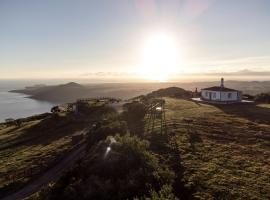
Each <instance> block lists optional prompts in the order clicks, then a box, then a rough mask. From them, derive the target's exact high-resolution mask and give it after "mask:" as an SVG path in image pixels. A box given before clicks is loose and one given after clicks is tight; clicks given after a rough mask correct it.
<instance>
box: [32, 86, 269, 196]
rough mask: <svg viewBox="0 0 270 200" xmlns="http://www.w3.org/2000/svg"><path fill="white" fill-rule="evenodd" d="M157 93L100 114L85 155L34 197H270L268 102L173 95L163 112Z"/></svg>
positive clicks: (168, 99) (90, 132) (90, 133)
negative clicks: (213, 101)
mask: <svg viewBox="0 0 270 200" xmlns="http://www.w3.org/2000/svg"><path fill="white" fill-rule="evenodd" d="M162 91H163V90H162ZM165 91H166V90H165ZM181 91H182V90H181ZM162 94H164V93H163V92H162ZM165 94H167V93H166V92H165ZM152 100H153V101H149V102H152V103H151V105H147V104H146V105H144V104H143V103H142V102H139V101H135V102H133V103H128V106H126V109H125V111H124V113H123V114H122V115H121V116H119V117H114V118H109V119H108V118H107V119H106V120H104V121H100V123H99V124H98V126H95V127H93V129H92V130H90V131H89V133H88V137H87V142H88V153H87V154H86V157H84V158H82V159H81V160H80V161H79V162H78V163H77V165H76V166H74V168H72V169H70V170H69V171H68V172H67V173H65V174H64V175H63V176H62V178H61V179H59V180H58V181H56V183H54V184H51V185H49V186H48V187H46V188H44V189H43V190H41V191H40V192H39V193H37V194H34V195H33V196H32V198H30V199H66V198H69V199H76V198H80V199H108V198H109V199H115V200H117V199H134V197H137V198H138V199H149V200H153V199H169V200H176V199H261V200H264V199H269V198H270V196H269V194H270V179H269V178H270V170H269V167H268V166H269V164H270V149H269V145H270V131H269V130H270V119H269V115H270V109H269V107H267V106H265V104H264V105H218V106H215V105H205V104H199V103H195V102H192V101H189V100H184V99H179V98H171V97H169V98H168V97H166V98H163V100H164V101H165V109H163V111H165V113H164V114H165V115H163V114H162V115H160V114H158V113H155V112H154V110H155V109H149V108H153V106H158V105H156V103H157V102H161V103H162V102H164V101H159V100H158V99H156V100H154V99H152ZM139 108H140V109H139ZM145 111H146V112H145ZM123 120H124V121H123ZM125 122H126V123H127V126H125ZM132 122H133V123H132ZM135 122H140V123H135ZM142 122H143V123H142ZM134 124H137V125H136V126H134ZM130 125H132V126H130ZM138 126H140V127H138ZM138 130H140V132H138ZM127 131H128V132H129V134H127ZM130 134H131V135H130Z"/></svg>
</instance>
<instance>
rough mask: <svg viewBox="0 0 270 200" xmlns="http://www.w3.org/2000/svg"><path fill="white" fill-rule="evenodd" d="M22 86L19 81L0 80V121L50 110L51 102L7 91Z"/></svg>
mask: <svg viewBox="0 0 270 200" xmlns="http://www.w3.org/2000/svg"><path fill="white" fill-rule="evenodd" d="M24 86H25V85H21V83H6V82H0V122H3V121H5V119H7V118H14V119H17V118H23V117H28V116H31V115H35V114H41V113H44V112H49V111H50V110H51V107H52V106H53V104H52V103H49V102H42V101H37V100H33V99H29V98H27V96H26V95H24V94H17V93H10V92H8V91H9V90H14V89H19V88H23V87H24Z"/></svg>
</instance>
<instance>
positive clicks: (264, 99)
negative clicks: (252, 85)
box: [255, 93, 270, 103]
mask: <svg viewBox="0 0 270 200" xmlns="http://www.w3.org/2000/svg"><path fill="white" fill-rule="evenodd" d="M255 101H256V102H259V103H270V93H261V94H258V95H256V96H255Z"/></svg>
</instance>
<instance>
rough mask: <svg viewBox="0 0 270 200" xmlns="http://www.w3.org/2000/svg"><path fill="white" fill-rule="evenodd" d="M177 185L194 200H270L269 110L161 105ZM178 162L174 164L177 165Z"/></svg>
mask: <svg viewBox="0 0 270 200" xmlns="http://www.w3.org/2000/svg"><path fill="white" fill-rule="evenodd" d="M166 108H167V112H166V118H167V119H166V120H167V124H168V127H167V128H168V131H169V132H171V134H173V135H174V137H173V138H172V140H174V141H176V144H177V146H178V148H179V150H180V152H181V155H180V156H181V162H182V165H183V167H184V169H185V170H184V174H183V181H184V183H185V185H186V187H187V188H190V189H191V190H193V191H194V194H193V196H194V197H197V198H199V199H269V198H270V168H269V166H270V118H269V116H270V109H269V108H265V107H264V108H261V107H258V106H251V105H243V106H239V105H227V106H219V107H216V106H212V105H204V104H197V103H194V102H191V101H186V100H176V99H171V98H167V99H166ZM179 162H180V160H179Z"/></svg>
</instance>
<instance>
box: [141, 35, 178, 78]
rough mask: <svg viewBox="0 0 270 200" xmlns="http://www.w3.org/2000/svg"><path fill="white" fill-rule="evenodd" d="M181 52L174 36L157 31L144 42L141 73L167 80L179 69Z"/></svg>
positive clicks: (148, 76)
mask: <svg viewBox="0 0 270 200" xmlns="http://www.w3.org/2000/svg"><path fill="white" fill-rule="evenodd" d="M180 58H181V52H180V49H179V48H178V47H177V43H176V41H175V40H174V38H173V37H172V36H170V35H169V34H165V33H156V34H154V35H152V36H150V37H149V38H148V39H147V40H146V41H145V43H144V47H143V50H142V59H141V62H142V63H141V68H140V72H139V73H140V74H141V75H142V76H143V77H144V78H146V79H148V80H155V81H167V80H168V79H169V78H170V75H172V74H175V73H177V71H179V66H180V60H181V59H180Z"/></svg>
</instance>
